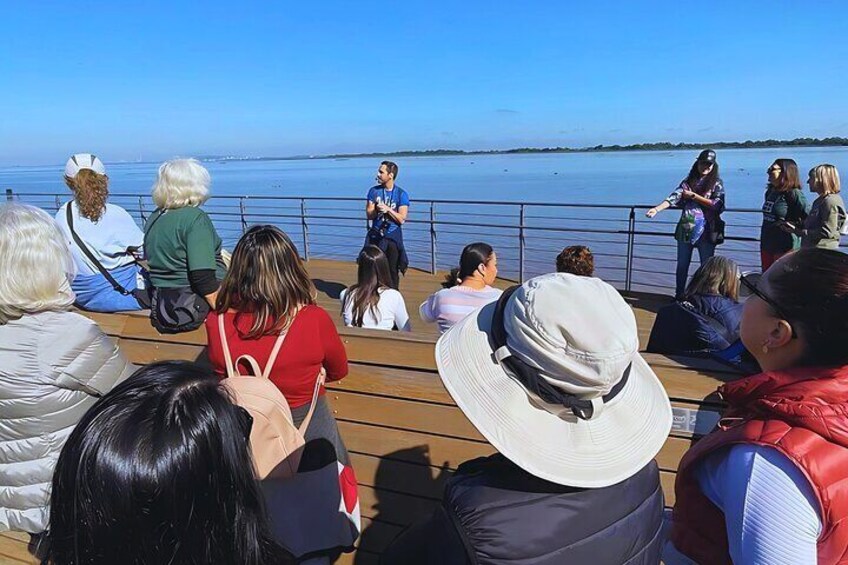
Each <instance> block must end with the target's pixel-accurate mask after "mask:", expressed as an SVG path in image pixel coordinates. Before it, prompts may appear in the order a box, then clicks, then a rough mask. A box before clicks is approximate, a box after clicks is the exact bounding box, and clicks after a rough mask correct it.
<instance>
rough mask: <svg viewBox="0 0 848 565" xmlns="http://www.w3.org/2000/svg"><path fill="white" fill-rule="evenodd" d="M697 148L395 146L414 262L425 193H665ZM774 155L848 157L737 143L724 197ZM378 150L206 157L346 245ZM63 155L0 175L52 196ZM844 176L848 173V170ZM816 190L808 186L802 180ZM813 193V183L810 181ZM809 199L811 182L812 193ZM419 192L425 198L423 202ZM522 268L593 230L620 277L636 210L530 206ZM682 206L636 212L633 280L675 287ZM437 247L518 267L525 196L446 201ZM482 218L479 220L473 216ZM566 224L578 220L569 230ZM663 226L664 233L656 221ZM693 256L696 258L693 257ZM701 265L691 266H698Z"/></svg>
mask: <svg viewBox="0 0 848 565" xmlns="http://www.w3.org/2000/svg"><path fill="white" fill-rule="evenodd" d="M697 153H698V152H697V151H689V150H686V151H663V152H615V153H561V154H528V155H468V156H451V157H413V158H409V157H404V158H397V159H396V162H397V163H398V165H399V166H400V174H399V176H398V184H399V185H400V186H402V187H404V189H406V190H407V191H408V192H409V193H410V196H411V198H412V201H413V202H412V206H411V209H410V223H409V224H407V226H405V228H404V233H405V234H406V235H407V240H408V242H407V243H408V247H409V249H410V256H411V260H412V263H413V265H415V266H419V267H422V268H429V267H430V264H431V247H430V232H429V205H428V204H427V203H425V202H422V201H424V200H427V199H453V200H485V201H511V202H541V203H570V204H613V205H626V206H630V205H646V206H653V205H655V204H657V203H659V202H660V201H661V200H662V199H663V198H664V197H665V196H666V195H668V193H669V192H670V191H671V190H672V189H674V188H675V187H676V186H677V184H678V183H679V182H680V180H681V179H682V178H683V177H684V176H686V174H687V172H688V170H689V167H690V166H691V165H692V162H693V160H694V159H695V157H696V156H697ZM778 157H790V158H793V159H795V160H796V161H797V162H798V165H799V169H800V170H801V174H802V177H803V179H806V171H807V170H808V169H810V168H811V167H813V166H814V165H817V164H820V163H831V164H833V165H836V166H837V167H838V168H839V169H841V170H842V171H843V176H845V174H846V173H845V171H848V148H837V147H834V148H779V149H744V150H742V149H735V150H720V151H718V161H719V164H720V167H721V176H722V178H723V179H724V183H725V188H726V191H727V205H728V207H729V208H733V209H749V210H752V211H755V210H758V209H759V208H760V206H761V203H762V195H763V189H764V186H765V182H766V173H765V171H766V168H767V167H768V166H769V165H770V164H771V163H772V162H773V161H774V159H776V158H778ZM379 162H380V159H378V158H357V159H339V160H331V159H312V160H296V161H294V160H293V161H248V162H208V163H205V165H206V167H207V168H208V169H209V171H210V173H211V175H212V179H213V183H212V193H213V196H225V195H229V196H242V195H249V196H250V197H251V198H250V199H249V200H248V201H247V202H246V203H244V205H245V213H246V221H247V223H248V224H250V223H257V222H271V223H277V224H279V225H281V226H282V227H283V228H284V229H286V230H287V231H288V232H289V233H290V234H291V236H292V238H293V240H295V242H296V243H298V245H299V246H300V247H301V248H302V247H304V241H305V240H304V235H303V226H302V225H301V222H300V219H299V215H300V203H299V201H292V202H279V201H271V200H263V199H262V197H263V196H265V197H267V196H298V197H305V198H306V200H305V202H304V205H305V206H306V208H307V210H308V213H309V215H310V218H309V221H308V224H309V225H308V229H309V235H308V241H309V247H310V256H312V257H316V256H318V257H333V258H345V259H350V258H352V257H354V256H355V254H356V252H357V250H358V249H359V247H360V246H361V243H362V238H363V236H364V219H363V215H362V208H363V206H364V197H365V193H366V192H367V189H368V188H369V187H370V186H371V185H372V184H373V183H374V173H375V171H376V169H377V166H378V164H379ZM157 167H158V164H156V163H118V164H112V163H109V162H108V161H107V169H108V172H109V176H110V190H111V192H112V193H113V194H141V195H148V194H149V192H150V187H151V185H152V183H153V181H154V179H155V176H156V170H157ZM62 172H63V167H62V166H60V165H56V166H49V167H7V168H0V189H6V188H11V189H13V190H14V192H15V193H16V194H20V195H22V196H21V198H22V200H26V201H30V202H33V203H35V204H38V205H41V206H43V207H45V208H47V209H55V206H56V200H57V198H56V197H55V196H48V197H37V196H33V195H34V194H36V193H49V194H51V195H52V194H58V195H60V196H59V198H58V199H59V200H60V201H62V200H64V199H66V198H67V188H66V187H65V186H64V183H63V181H62V178H61V176H62ZM846 178H848V177H846ZM804 188H805V190H806V186H805V187H804ZM813 196H814V195H813ZM315 197H332V198H336V197H343V198H355V199H361V200H359V201H351V202H346V201H333V200H330V201H321V200H318V199H316V198H315ZM810 199H811V200H812V196H810ZM113 201H114V202H116V203H118V204H121V205H124V206H125V207H127V208H128V209H130V210H131V212H133V213H134V214H135V215H136V216H137V217H138V216H140V215H141V214H142V212H143V211H145V212H148V213H149V212H150V210H151V209H152V203H151V202H150V200H149V198H148V197H145V198H142V199H141V201H139V199H138V198H133V199H126V198H124V199H122V198H119V197H115V198H113ZM416 201H418V205H417V206H416ZM206 208H207V209H208V210H209V211H210V212H211V214H212V216H213V219H214V220H215V222H216V224H217V225H218V229H219V231H220V232H221V235H222V237H223V238H224V240H225V245H227V246H229V247H232V246H233V245H234V244H235V241H236V240H237V238H238V236H239V235H240V234H241V230H242V225H241V221H240V214H241V210H240V209H239V207H238V202H237V201H235V200H226V199H220V198H219V199H215V198H213V199H212V200H211V201H210V202H209V203H208V204H207V205H206ZM525 213H526V215H525V225H527V226H530V228H531V229H529V230H526V231H525V248H524V265H525V275H526V276H531V275H534V274H537V273H541V272H546V271H549V270H551V269H552V268H553V267H552V265H553V257H554V256H555V255H556V252H558V251H559V249H561V248H562V247H563V246H565V245H573V244H588V245H590V247H591V248H592V250H593V252H594V253H595V255H596V258H597V260H596V262H597V265H598V273H599V275H600V276H603V277H604V278H605V279H607V280H609V281H611V282H613V284H616V285H617V286H624V284H625V272H626V259H625V256H626V255H627V236H626V235H623V234H620V233H599V232H617V231H621V230H626V229H627V227H628V225H627V216H628V213H629V210H599V209H588V210H587V209H580V208H566V209H562V208H544V207H533V206H530V207H528V208H527V209H526V211H525ZM677 217H678V213H677V212H675V211H673V210H670V211H667V212H664V213H663V214H661V215H660V216H658V217H657V218H655V219H654V220H647V219H645V218H644V215H643V210H640V211H638V213H637V214H636V221H635V229H636V230H637V232H639V235H637V236H636V238H635V241H634V257H635V258H634V260H633V262H632V264H631V267H632V269H633V283H634V284H633V288H634V289H643V290H666V289H668V288H669V287H671V286H673V277H672V275H671V272H672V270H673V268H674V257H675V255H674V247H675V242H674V241H673V240H672V239H671V238H670V237H669V234H670V233H672V232H673V231H674V224H675V223H676V221H677ZM436 218H437V221H439V222H445V223H443V224H439V225H437V232H438V238H437V255H436V263H437V266H438V267H439V268H447V267H450V266H452V265H453V264H454V263H455V262H456V259H457V255H458V253H459V251H460V250H461V248H462V246H463V245H464V244H465V243H467V242H469V241H471V240H486V241H490V242H491V243H493V244H494V245H495V247H496V249H497V250H498V251H499V256H500V259H501V261H500V263H501V265H502V267H503V269H502V270H503V272H504V274H505V275H506V276H510V277H513V278H517V277H518V269H519V264H518V260H519V255H520V251H519V246H518V240H517V235H518V228H517V225H518V221H519V209H518V207H517V206H491V207H478V206H469V205H448V204H437V205H436ZM725 219H726V221H727V222H728V225H729V228H728V233H729V235H730V236H732V237H738V238H743V239H744V238H755V237H756V236H757V234H758V226H759V223H760V217H759V215H758V214H757V213H750V214H749V213H728V214H725ZM463 224H472V226H468V225H463ZM562 230H568V231H562ZM652 234H656V235H652ZM719 252H721V253H724V254H726V255H730V256H732V257H733V258H734V259H736V260H737V261H738V262H739V263H740V264H742V266H743V268H746V269H754V268H756V267H757V266H758V246H757V243H756V242H751V241H729V242H728V243H726V244H725V245H724V246H723V247H721V248H719ZM694 263H695V266H697V261H695V262H694ZM693 269H694V267H693Z"/></svg>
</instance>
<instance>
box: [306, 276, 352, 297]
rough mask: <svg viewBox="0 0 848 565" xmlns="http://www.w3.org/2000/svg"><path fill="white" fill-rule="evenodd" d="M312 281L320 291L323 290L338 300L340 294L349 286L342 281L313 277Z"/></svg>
mask: <svg viewBox="0 0 848 565" xmlns="http://www.w3.org/2000/svg"><path fill="white" fill-rule="evenodd" d="M312 282H313V283H314V284H315V288H317V289H318V292H323V293H324V294H326V295H327V296H329V297H330V298H333V299H336V300H338V298H339V296H341V294H342V291H343V290H344V289H346V288H347V286H345V285H343V284H342V283H339V282H330V281H325V280H324V279H312Z"/></svg>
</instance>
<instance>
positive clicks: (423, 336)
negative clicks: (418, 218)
mask: <svg viewBox="0 0 848 565" xmlns="http://www.w3.org/2000/svg"><path fill="white" fill-rule="evenodd" d="M307 267H308V269H309V272H310V275H311V276H312V278H313V280H314V281H315V284H316V287H317V288H318V292H319V295H318V302H319V304H320V305H321V306H322V307H323V308H325V309H326V310H327V311H328V312H329V313H330V314H331V317H332V318H333V319H334V320H335V321H336V324H337V325H338V327H339V333H340V335H341V337H342V340H343V342H344V343H345V347H346V349H347V353H348V358H349V359H350V373H349V375H348V377H347V378H346V379H344V380H343V381H340V382H338V383H333V384H332V385H330V386H329V387H328V395H327V396H328V400H329V401H330V404H331V407H332V410H333V412H334V413H335V416H336V418H337V420H338V422H339V429H340V431H341V433H342V436H343V438H344V441H345V443H346V445H347V447H348V450H349V452H350V454H351V459H352V462H353V465H354V468H355V469H356V474H357V477H358V482H359V493H360V502H361V508H362V516H363V527H364V528H365V534H364V535H363V537H362V539H361V541H360V543H359V547H360V550H359V551H358V554H357V557H356V562H357V564H358V565H361V564H362V563H370V562H373V563H376V562H377V557H378V554H379V552H380V551H382V548H384V547H385V545H386V544H387V543H388V542H389V540H391V539H392V538H393V537H394V536H395V535H396V534H397V533H398V532H399V531H401V530H402V528H403V527H404V526H405V525H407V524H408V523H410V522H411V521H414V520H415V519H417V518H420V517H422V516H425V515H427V514H428V513H429V512H430V511H431V509H432V508H433V506H434V505H435V504H437V503H438V500H439V497H440V495H441V490H442V487H443V484H444V480H445V478H447V477H448V476H449V475H450V473H451V472H452V471H453V470H454V469H455V468H456V466H457V465H458V464H459V463H460V462H462V461H464V460H467V459H469V458H471V457H476V456H480V455H486V454H488V453H491V452H492V450H493V448H492V447H491V446H490V445H489V444H488V443H487V442H486V441H485V439H484V438H483V437H482V436H481V435H480V434H479V432H478V431H477V430H476V429H475V428H474V427H473V426H472V425H471V424H470V423H469V422H468V420H467V419H466V418H465V416H464V415H463V414H462V413H461V411H460V410H459V409H458V408H457V407H456V405H455V404H454V403H453V400H452V399H451V398H450V396H449V395H448V394H447V391H445V389H444V388H443V386H442V384H441V381H440V379H439V378H438V375H436V367H435V359H434V357H433V345H434V343H435V341H436V339H437V337H438V330H437V328H436V326H435V325H428V324H424V323H422V322H421V321H420V319H419V317H418V305H419V304H420V303H421V302H423V301H424V300H425V299H426V298H427V296H429V295H430V294H432V293H433V292H435V291H437V290H438V289H439V288H440V283H441V281H442V280H443V274H440V275H431V274H429V273H425V272H422V271H417V270H410V271H409V272H408V273H407V276H406V277H404V278H403V279H402V281H401V288H400V290H401V293H402V294H403V296H404V299H405V301H406V304H407V309H408V310H409V314H410V318H411V319H412V325H413V332H411V333H410V334H401V333H398V332H382V331H374V330H362V329H359V328H345V327H343V326H342V323H341V317H340V315H339V312H340V305H339V301H338V295H339V293H340V292H341V290H342V289H343V288H345V287H346V286H348V285H350V284H352V283H353V282H354V281H355V279H356V266H355V265H354V264H353V263H342V262H335V261H327V260H313V261H310V262H309V263H307ZM496 284H497V286H498V287H501V288H506V287H507V286H509V285H510V284H513V283H511V282H509V281H502V280H499V281H497V283H496ZM625 299H626V300H627V301H628V302H629V303H630V304H631V306H632V307H633V309H634V312H635V315H636V319H637V324H638V326H639V334H640V342H641V343H642V344H643V345H644V344H645V343H647V336H648V335H649V333H650V328H651V325H652V324H653V320H654V317H655V314H656V311H657V309H658V308H659V307H660V306H662V305H663V304H664V303H666V302H667V301H668V298H667V297H662V296H656V295H647V294H629V295H626V296H625ZM89 316H90V317H91V318H93V319H94V320H96V321H97V322H98V324H99V325H100V327H101V328H102V329H103V330H104V331H105V332H106V333H107V334H109V335H110V336H112V337H113V338H115V339H117V340H118V341H119V343H120V346H121V349H122V350H123V351H124V353H125V354H126V355H127V357H128V358H130V360H132V361H133V362H135V363H138V364H145V363H150V362H153V361H156V360H161V359H192V360H194V359H197V360H200V361H201V362H202V360H203V357H204V348H205V345H206V335H205V331H203V329H202V328H201V329H200V330H198V331H195V332H191V333H186V334H178V335H174V336H161V335H159V334H158V333H157V332H156V331H155V330H154V329H153V328H152V327H151V326H150V324H149V321H148V320H147V319H146V318H147V313H146V312H135V313H131V314H127V315H124V314H118V315H102V314H89ZM645 357H646V359H647V360H648V362H649V363H650V364H651V366H652V367H653V368H654V369H655V371H656V372H657V373H658V375H659V377H660V379H661V381H662V382H663V385H664V386H665V388H666V390H667V391H668V393H669V396H670V397H671V398H672V402H673V404H674V406H675V407H676V408H684V409H686V408H688V409H690V410H693V411H698V412H699V414H700V413H703V414H707V415H708V414H709V413H715V410H716V409H717V408H718V404H716V403H715V402H714V401H711V400H710V395H711V394H712V392H713V391H714V390H715V388H716V386H717V385H718V384H721V382H722V381H725V380H727V379H729V378H733V375H732V374H730V373H729V372H728V370H727V368H725V367H723V366H720V365H716V364H710V363H709V362H707V361H705V360H692V359H686V358H673V357H667V356H663V355H651V354H646V355H645ZM692 438H693V433H692V432H691V431H686V430H682V429H679V428H678V429H676V430H675V431H674V432H673V433H672V434H671V436H670V437H669V438H668V440H667V442H666V445H665V447H664V448H663V450H662V451H661V452H660V454H659V455H658V458H657V459H658V462H659V464H660V467H661V473H662V476H661V479H662V482H663V488H664V490H665V491H666V496H667V499H666V500H667V503H669V504H671V503H673V490H672V485H673V481H674V472H675V471H676V467H677V462H678V461H679V459H680V457H681V456H682V454H683V453H684V452H685V451H686V449H687V448H688V447H689V445H690V443H691V441H692ZM28 539H29V537H28V535H26V534H20V533H4V534H0V565H2V564H4V563H35V560H34V559H32V558H31V557H30V556H29V553H28V551H27V542H28ZM338 563H340V564H347V563H353V557H352V556H343V557H342V558H341V559H340V560H339V562H338Z"/></svg>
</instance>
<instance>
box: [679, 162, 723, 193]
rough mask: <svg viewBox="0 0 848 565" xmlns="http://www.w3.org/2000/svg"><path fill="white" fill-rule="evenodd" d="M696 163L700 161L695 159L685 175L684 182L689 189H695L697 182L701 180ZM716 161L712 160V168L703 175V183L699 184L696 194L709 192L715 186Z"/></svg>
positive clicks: (716, 175)
mask: <svg viewBox="0 0 848 565" xmlns="http://www.w3.org/2000/svg"><path fill="white" fill-rule="evenodd" d="M698 163H700V161H698V160H696V161H695V162H694V163H693V164H692V168H691V169H689V175H688V176H687V177H686V184H688V185H689V188H690V190H692V191H696V189H697V188H699V187H698V183H699V182H700V181H701V178H702V177H701V171H700V170H698ZM718 178H719V177H718V161H714V162H713V170H711V171H710V172H709V173H707V176H706V177H704V184H703V185H701V187H700V188H701V190H700V191H698V194H700V195H701V196H704V195H706V194H707V193H709V192H711V191H712V189H713V188H714V187H715V184H716V182H718Z"/></svg>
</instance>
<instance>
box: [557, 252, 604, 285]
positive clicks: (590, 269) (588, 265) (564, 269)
mask: <svg viewBox="0 0 848 565" xmlns="http://www.w3.org/2000/svg"><path fill="white" fill-rule="evenodd" d="M556 270H557V273H571V274H572V275H580V276H581V277H591V276H592V275H594V274H595V257H594V256H593V255H592V252H591V251H589V248H588V247H586V246H585V245H572V246H571V247H566V248H565V249H563V250H562V251H560V253H559V255H557V258H556Z"/></svg>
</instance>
